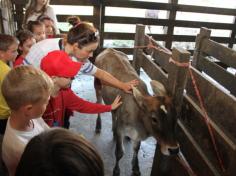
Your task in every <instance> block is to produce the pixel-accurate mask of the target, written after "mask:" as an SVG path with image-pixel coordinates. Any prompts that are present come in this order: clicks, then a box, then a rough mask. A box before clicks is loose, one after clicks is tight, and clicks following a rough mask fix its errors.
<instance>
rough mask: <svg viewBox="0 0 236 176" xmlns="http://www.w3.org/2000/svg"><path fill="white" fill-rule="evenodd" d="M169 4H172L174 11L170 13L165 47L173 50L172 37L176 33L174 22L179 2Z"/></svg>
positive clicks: (171, 0)
mask: <svg viewBox="0 0 236 176" xmlns="http://www.w3.org/2000/svg"><path fill="white" fill-rule="evenodd" d="M169 3H171V5H172V9H171V10H170V12H168V16H169V17H168V18H169V23H168V29H167V39H166V44H165V47H166V48H168V49H171V45H172V35H173V33H174V26H175V25H174V21H175V18H176V5H177V4H178V0H169Z"/></svg>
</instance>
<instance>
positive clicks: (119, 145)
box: [113, 132, 124, 176]
mask: <svg viewBox="0 0 236 176" xmlns="http://www.w3.org/2000/svg"><path fill="white" fill-rule="evenodd" d="M115 155H116V164H115V167H114V169H113V176H119V175H120V167H119V161H120V159H121V158H122V157H123V155H124V146H123V136H122V135H121V134H120V133H117V132H116V150H115Z"/></svg>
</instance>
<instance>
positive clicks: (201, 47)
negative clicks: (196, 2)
mask: <svg viewBox="0 0 236 176" xmlns="http://www.w3.org/2000/svg"><path fill="white" fill-rule="evenodd" d="M149 40H150V38H149V36H147V35H145V33H144V26H143V25H137V29H136V36H135V45H136V46H145V45H148V43H149ZM152 43H154V45H156V46H158V47H159V48H162V49H163V50H164V51H166V50H167V49H166V48H164V47H162V46H160V45H158V43H156V42H155V41H152ZM171 54H172V59H174V60H176V61H178V62H180V63H181V62H183V63H186V62H188V59H189V57H190V54H189V53H188V52H186V51H185V50H181V49H176V48H174V49H173V51H172V53H171ZM148 55H149V56H148ZM150 55H152V56H153V57H150ZM211 57H214V60H213V61H211V60H209V58H211ZM169 58H170V53H166V52H161V51H159V50H153V49H148V50H146V49H138V48H136V49H135V50H134V62H133V64H134V67H135V68H136V70H137V71H139V69H140V68H141V67H142V68H143V69H144V70H145V72H146V73H147V74H148V75H149V76H150V77H151V79H156V80H159V81H161V82H162V83H163V84H164V85H165V86H166V87H167V88H168V89H169V90H170V91H171V92H172V93H173V94H174V96H175V104H176V106H177V108H178V109H179V112H180V109H181V110H182V111H181V113H180V115H181V116H180V118H179V120H178V140H179V142H180V145H181V150H182V152H183V153H184V156H185V157H186V158H187V160H188V161H189V163H190V165H191V167H192V169H193V170H194V171H195V173H196V174H197V175H200V176H211V175H214V176H219V175H230V176H233V175H235V174H236V167H235V164H236V130H235V124H236V98H235V85H236V82H235V81H236V77H235V75H233V74H232V73H229V72H227V71H226V70H225V69H224V68H223V67H220V66H219V65H218V64H216V63H215V61H216V62H218V60H220V61H221V62H222V63H223V64H225V65H227V67H233V68H236V67H235V66H236V65H235V64H236V52H235V51H232V50H231V49H229V48H227V47H224V46H222V45H220V44H218V43H216V42H214V41H212V40H210V30H208V29H206V28H202V29H201V32H200V34H199V35H198V36H197V38H196V48H195V51H194V56H193V62H192V66H190V67H189V68H187V67H178V66H176V65H175V64H173V63H170V62H169ZM225 65H224V66H225ZM212 68H213V69H212ZM190 71H191V73H193V75H194V78H195V79H196V84H197V87H198V89H199V91H200V95H201V97H202V100H203V105H204V107H205V110H206V113H207V115H208V116H207V117H205V115H204V110H203V109H201V104H200V103H199V101H198V97H197V96H196V93H195V91H194V86H193V81H192V79H191V77H190V76H189V73H190ZM207 74H208V76H207ZM220 75H221V76H222V77H221V76H220ZM209 76H212V78H213V79H214V81H213V79H212V78H210V77H209ZM215 81H218V82H219V83H221V84H222V85H223V86H225V88H227V89H228V90H225V88H222V85H219V84H218V83H216V82H215ZM186 82H187V83H186ZM184 89H185V91H184ZM183 92H185V93H183ZM182 100H183V104H182V103H181V102H182ZM204 118H206V119H207V120H208V122H209V125H210V127H211V129H212V132H213V136H214V137H213V139H215V141H216V145H215V147H216V148H217V151H218V152H219V155H220V156H219V158H220V159H222V161H223V164H222V166H223V167H224V168H225V171H224V172H223V170H222V169H221V167H220V164H219V162H218V158H217V155H216V151H215V149H214V145H213V143H212V138H211V137H210V134H209V131H208V127H207V125H206V122H205V120H204ZM159 155H160V152H159V150H158V148H157V150H156V153H155V157H154V162H153V170H152V176H156V175H158V174H160V173H162V171H160V170H159V168H160V167H159V165H160V164H161V159H160V157H159ZM170 163H172V169H171V167H170V168H168V169H167V170H166V171H165V172H168V173H165V174H166V175H176V174H177V175H179V174H181V175H185V172H184V171H183V168H182V170H181V169H180V167H177V166H178V165H177V164H176V162H170ZM173 164H174V165H173ZM173 168H174V169H173ZM162 174H163V173H162Z"/></svg>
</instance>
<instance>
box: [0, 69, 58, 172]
mask: <svg viewBox="0 0 236 176" xmlns="http://www.w3.org/2000/svg"><path fill="white" fill-rule="evenodd" d="M52 90H53V81H52V80H51V78H50V77H49V76H48V75H47V74H46V73H44V72H43V71H41V70H39V69H36V68H33V67H32V66H20V67H16V68H14V69H12V70H11V71H10V72H9V73H8V74H7V76H6V77H5V79H4V81H3V84H2V94H3V96H4V98H5V100H6V102H7V104H8V106H9V107H10V109H11V115H10V117H9V119H8V122H7V127H6V132H5V135H4V138H3V144H2V158H3V161H4V163H5V165H6V166H7V169H8V172H9V175H10V176H13V175H15V169H16V167H17V165H18V162H19V160H20V157H21V155H22V153H23V151H24V148H25V146H26V145H27V143H28V142H29V140H30V139H31V138H33V137H34V136H36V135H38V134H40V133H41V132H43V131H45V130H46V129H48V128H49V127H48V126H47V124H46V123H45V122H44V121H43V119H42V118H41V116H42V114H43V113H44V111H45V109H46V106H47V104H48V100H49V97H50V94H51V92H52Z"/></svg>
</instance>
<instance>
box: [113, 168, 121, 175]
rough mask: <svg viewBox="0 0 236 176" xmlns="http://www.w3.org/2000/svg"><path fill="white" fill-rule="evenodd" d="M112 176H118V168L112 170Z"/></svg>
mask: <svg viewBox="0 0 236 176" xmlns="http://www.w3.org/2000/svg"><path fill="white" fill-rule="evenodd" d="M113 176H120V168H114V170H113Z"/></svg>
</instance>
